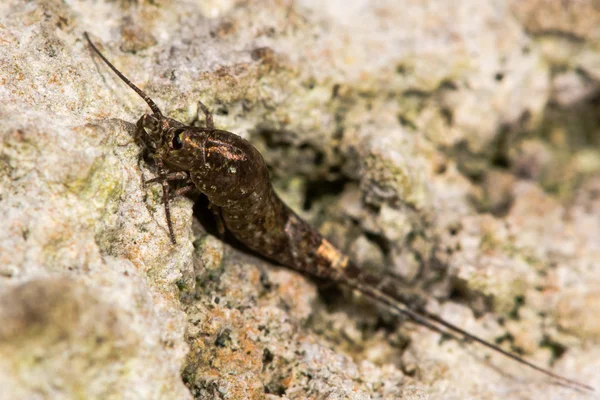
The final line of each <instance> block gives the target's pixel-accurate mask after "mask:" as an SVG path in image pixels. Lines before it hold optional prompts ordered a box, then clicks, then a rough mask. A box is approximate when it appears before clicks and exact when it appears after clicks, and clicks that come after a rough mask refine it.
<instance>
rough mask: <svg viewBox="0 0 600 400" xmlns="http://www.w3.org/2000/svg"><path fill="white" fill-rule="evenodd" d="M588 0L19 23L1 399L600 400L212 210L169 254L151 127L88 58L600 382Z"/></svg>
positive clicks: (7, 192)
mask: <svg viewBox="0 0 600 400" xmlns="http://www.w3.org/2000/svg"><path fill="white" fill-rule="evenodd" d="M323 3H324V4H323ZM573 3H577V5H576V6H575V5H573V4H571V2H562V1H559V0H526V1H523V0H514V1H512V0H511V1H508V2H504V1H499V0H498V1H494V0H487V1H474V0H460V1H457V2H448V1H444V0H428V1H420V0H419V1H417V0H409V1H403V2H397V1H392V0H389V1H388V0H384V1H380V2H369V1H367V0H362V1H361V0H353V1H347V0H346V1H338V0H335V1H328V2H320V1H315V0H300V1H295V2H292V1H289V2H288V1H258V0H255V1H235V2H234V1H210V0H204V1H182V2H168V1H162V0H157V1H144V0H139V1H136V2H131V1H98V2H73V1H65V2H63V1H56V0H55V1H52V0H48V1H42V0H39V1H34V2H26V1H23V0H6V1H3V2H2V4H0V387H2V388H3V389H2V391H1V393H0V399H45V398H61V399H62V398H64V399H71V398H86V399H94V398H98V399H119V398H126V399H192V398H196V399H213V398H214V399H259V398H269V399H276V398H285V399H306V398H310V399H342V398H344V399H345V398H350V399H397V398H403V399H425V398H428V399H454V398H456V399H459V398H460V399H469V398H473V399H482V398H485V399H506V398H510V399H521V398H522V399H531V398H548V399H566V398H572V399H578V398H581V399H584V398H588V397H587V396H586V395H585V394H582V393H578V392H576V391H573V390H570V389H567V388H563V387H559V386H557V385H551V384H548V381H547V380H545V379H544V377H543V376H541V375H540V374H538V373H536V372H534V371H531V370H529V369H527V368H525V367H522V366H519V365H517V364H515V363H514V362H512V361H510V360H507V359H505V358H503V357H501V356H498V355H496V354H493V353H490V352H488V351H486V350H484V349H482V348H481V347H477V346H469V345H464V344H461V343H458V342H455V341H452V340H442V338H441V337H440V335H439V334H437V333H435V332H431V331H428V330H427V329H425V328H422V327H415V326H413V325H412V324H410V323H408V322H405V321H397V320H395V319H394V318H392V317H391V315H390V313H389V312H388V311H386V310H385V309H384V308H381V307H376V306H374V305H372V304H370V303H369V302H368V301H367V300H365V299H363V298H361V297H360V296H358V295H356V294H353V293H348V292H345V291H343V290H339V289H336V288H330V287H321V286H320V284H319V283H318V282H313V281H311V280H309V279H307V278H305V277H303V276H301V275H299V274H297V273H295V272H292V271H289V270H286V269H282V268H279V267H276V266H273V265H271V264H269V263H267V262H265V261H262V260H260V259H257V258H255V257H253V256H251V255H248V254H245V253H244V252H241V251H239V250H236V249H235V248H233V247H231V246H230V245H229V244H227V243H223V242H222V241H221V240H219V239H218V238H216V237H214V236H212V235H210V234H208V233H207V231H206V229H205V227H204V226H203V225H202V224H200V223H198V222H197V219H196V218H195V217H193V215H192V214H193V210H192V207H193V201H192V198H185V197H181V198H177V199H175V200H174V201H173V204H172V213H173V220H174V224H175V231H176V234H177V238H178V245H177V246H173V245H172V244H171V243H170V241H169V237H168V233H167V230H166V223H165V217H164V211H163V208H162V204H161V191H160V188H158V187H155V186H149V187H144V185H143V182H144V180H148V179H150V178H151V177H153V176H154V172H155V170H154V167H153V166H152V165H151V164H149V163H147V162H146V161H144V160H143V157H142V154H141V149H140V148H139V146H138V145H137V144H136V143H135V141H134V137H133V132H134V123H135V122H136V121H137V119H138V118H139V117H140V116H141V115H142V114H143V113H144V112H147V111H148V110H147V107H146V105H145V104H144V102H143V101H142V100H141V99H140V98H139V97H138V96H137V95H136V94H135V93H133V92H132V91H131V90H130V89H128V88H127V87H126V86H125V85H124V84H123V83H122V82H121V81H120V80H119V79H118V78H117V77H116V76H115V75H114V74H113V73H112V72H111V71H110V70H109V69H108V68H107V67H106V65H104V64H103V63H102V62H101V60H99V59H98V57H95V56H94V55H93V54H92V53H91V52H90V50H89V48H88V46H87V44H86V43H85V41H84V40H83V32H84V31H88V32H89V33H90V35H91V37H92V39H93V40H94V41H95V42H96V43H97V45H98V46H99V47H100V48H101V50H102V51H103V52H104V53H105V55H106V56H107V57H108V58H109V59H110V60H111V61H113V62H114V64H115V65H116V66H117V67H118V68H120V69H121V71H122V72H123V73H125V75H127V76H128V77H129V78H130V79H131V80H132V81H133V82H135V83H136V84H138V85H139V86H140V87H141V88H142V89H143V90H145V91H146V92H147V93H148V94H149V95H150V96H151V97H152V98H153V99H154V101H155V102H156V103H157V104H158V105H159V107H161V109H162V110H163V112H164V113H165V114H166V115H169V116H171V117H173V118H176V119H179V120H181V121H185V122H187V123H191V122H192V121H193V120H194V119H195V117H196V111H197V104H196V102H197V100H202V101H203V102H204V103H205V104H206V105H207V106H208V107H209V108H210V109H211V110H213V111H214V113H215V122H216V125H217V126H218V127H219V128H221V129H226V130H230V131H233V132H235V133H238V134H239V135H241V136H242V137H244V138H246V139H249V140H251V141H252V143H253V144H255V146H256V147H257V148H258V149H259V150H260V151H261V153H262V154H263V155H264V157H265V160H266V161H267V163H268V164H269V166H270V168H271V171H272V177H273V182H274V185H275V186H276V188H277V190H278V191H279V193H281V197H282V198H283V199H285V201H286V202H287V203H288V204H290V206H292V207H293V208H294V209H296V210H298V212H299V213H300V214H301V215H302V216H303V217H305V218H306V219H308V220H309V221H311V222H312V223H313V224H314V225H315V226H317V227H319V229H320V230H321V231H322V232H323V233H324V234H326V235H327V236H328V237H329V238H331V240H332V241H334V242H335V243H336V244H338V245H339V246H340V247H341V248H342V249H344V250H345V251H347V252H348V253H349V254H350V255H351V256H352V257H353V258H355V259H356V260H358V261H360V263H361V264H362V265H364V266H365V267H366V268H372V269H375V270H378V271H379V272H386V273H391V274H394V275H396V276H397V277H398V279H399V282H400V281H402V282H405V283H404V284H406V282H409V283H410V284H412V285H416V286H418V287H420V288H421V289H424V290H426V291H427V293H428V294H429V296H428V298H427V299H426V301H427V302H428V303H427V304H428V307H429V309H431V310H432V311H436V312H438V313H439V314H440V315H441V316H442V317H444V318H446V319H448V320H450V321H452V322H454V323H455V324H457V325H459V326H461V327H463V328H465V329H467V330H468V331H470V332H473V333H475V334H477V335H479V336H481V337H483V338H485V339H487V340H490V341H492V342H497V343H500V344H501V345H502V346H503V347H505V348H506V349H510V350H514V351H519V352H521V353H522V354H524V356H525V357H526V358H528V359H529V360H532V361H534V362H536V363H538V364H540V365H543V366H545V367H548V368H552V370H553V371H555V372H557V373H560V374H564V375H567V376H569V377H573V378H576V379H577V380H579V381H581V382H584V383H586V384H589V385H592V386H595V387H597V388H600V374H599V373H598V370H599V369H600V346H598V342H599V341H600V309H599V307H600V306H599V304H600V241H599V240H598V238H599V237H600V119H599V117H598V115H600V112H599V111H600V110H599V109H598V108H599V104H600V102H599V101H598V99H599V98H600V97H599V96H600V89H599V85H598V82H599V80H600V51H598V49H599V48H600V46H599V44H600V29H598V26H599V24H598V23H597V22H598V20H600V11H599V10H598V8H597V6H596V5H595V2H594V1H593V0H589V1H586V0H581V1H576V2H573ZM193 198H195V197H193ZM196 208H197V210H196V215H197V216H200V217H202V216H203V215H206V210H203V209H202V207H196Z"/></svg>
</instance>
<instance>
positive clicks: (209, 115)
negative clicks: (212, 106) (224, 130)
mask: <svg viewBox="0 0 600 400" xmlns="http://www.w3.org/2000/svg"><path fill="white" fill-rule="evenodd" d="M200 110H202V112H203V113H204V118H205V121H206V127H207V128H208V129H215V123H214V122H213V116H212V113H211V112H210V111H209V110H208V107H206V106H205V105H204V103H202V102H201V101H198V113H200Z"/></svg>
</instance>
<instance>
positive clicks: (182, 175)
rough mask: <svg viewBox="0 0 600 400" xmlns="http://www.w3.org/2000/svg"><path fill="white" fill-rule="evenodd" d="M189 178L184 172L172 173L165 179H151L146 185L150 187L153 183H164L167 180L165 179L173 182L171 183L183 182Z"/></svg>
mask: <svg viewBox="0 0 600 400" xmlns="http://www.w3.org/2000/svg"><path fill="white" fill-rule="evenodd" d="M188 178H189V176H188V174H187V172H184V171H180V172H172V173H170V174H167V175H166V176H165V177H164V178H163V177H160V176H159V177H158V178H152V179H149V180H147V181H145V182H144V185H149V184H151V183H162V182H163V180H165V179H166V180H167V181H168V182H171V181H182V180H185V179H188Z"/></svg>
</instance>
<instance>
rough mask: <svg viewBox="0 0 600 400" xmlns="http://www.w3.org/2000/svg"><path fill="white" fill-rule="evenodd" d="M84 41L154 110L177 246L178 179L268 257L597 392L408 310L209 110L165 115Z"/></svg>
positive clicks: (156, 146)
mask: <svg viewBox="0 0 600 400" xmlns="http://www.w3.org/2000/svg"><path fill="white" fill-rule="evenodd" d="M85 37H86V39H87V40H88V42H89V44H90V46H91V47H92V49H94V51H95V52H96V53H97V54H98V55H99V56H100V57H101V58H102V59H103V60H104V61H105V62H106V63H107V64H108V66H109V67H110V68H111V69H112V70H113V71H114V72H115V73H116V74H117V75H118V76H119V77H120V78H121V79H122V80H123V81H124V82H125V83H127V85H129V86H130V87H131V88H132V89H133V90H135V91H136V92H137V93H138V94H139V95H140V96H141V97H142V98H143V99H144V100H145V101H146V103H147V104H148V105H149V106H150V108H151V109H152V111H153V114H145V115H143V116H142V117H141V118H140V120H139V121H138V123H137V131H136V135H137V137H138V139H139V140H140V141H141V143H142V144H143V145H144V146H145V147H146V148H147V150H148V152H149V153H150V155H151V156H152V157H153V159H154V161H155V163H156V166H157V170H158V177H157V178H155V179H153V180H151V181H149V182H148V183H152V182H154V183H160V184H161V185H162V187H163V200H164V202H165V213H166V216H167V224H168V227H169V234H170V236H171V240H172V241H173V243H174V244H175V243H176V242H175V235H174V233H173V226H172V223H171V216H170V211H169V181H172V180H178V181H184V182H185V183H187V185H186V186H184V187H183V188H181V189H179V190H178V191H177V192H176V193H175V194H176V195H178V194H182V193H185V192H186V191H188V190H191V189H197V190H199V191H200V192H202V193H204V194H205V195H206V196H207V197H208V200H209V202H210V204H211V208H212V209H213V211H214V212H215V214H216V215H217V217H218V220H219V223H220V226H221V228H222V229H226V230H228V231H229V232H230V233H231V234H232V235H233V236H234V237H235V238H236V239H237V240H238V241H239V242H241V243H242V244H244V245H245V246H247V247H248V248H249V249H251V250H253V251H255V252H257V253H259V254H261V255H263V256H264V257H266V258H268V259H271V260H273V261H275V262H277V263H279V264H281V265H283V266H286V267H289V268H292V269H295V270H297V271H301V272H303V273H307V274H310V275H312V276H314V277H317V278H321V279H324V280H329V281H333V282H336V283H340V284H343V285H345V286H347V287H350V288H352V289H356V290H359V291H360V292H361V293H363V294H364V295H366V296H368V297H370V298H372V299H374V300H376V301H378V302H380V303H383V304H386V305H388V306H390V307H391V308H392V309H393V310H395V311H396V312H398V313H402V314H404V315H406V316H408V317H410V318H411V319H413V320H414V321H415V322H417V323H419V324H422V325H425V326H427V327H429V328H431V329H434V330H436V331H441V332H444V333H447V332H446V331H445V330H444V329H442V328H441V327H444V328H446V329H448V330H449V331H451V332H454V333H457V334H460V335H462V336H463V337H466V338H469V339H471V340H474V341H477V342H479V343H481V344H483V345H484V346H486V347H488V348H491V349H493V350H495V351H497V352H499V353H501V354H503V355H505V356H507V357H510V358H512V359H513V360H515V361H517V362H519V363H521V364H524V365H527V366H529V367H531V368H533V369H536V370H538V371H540V372H542V373H544V374H546V375H547V376H550V377H552V378H554V379H556V380H557V381H558V382H559V383H561V384H566V385H569V386H572V387H574V388H577V389H584V390H590V391H592V390H593V388H591V387H590V386H587V385H584V384H581V383H579V382H576V381H573V380H570V379H567V378H564V377H561V376H559V375H556V374H554V373H552V372H550V371H548V370H546V369H543V368H541V367H538V366H536V365H534V364H531V363H529V362H528V361H526V360H524V359H522V358H520V357H519V356H517V355H514V354H512V353H508V352H506V351H504V350H502V349H501V348H499V347H497V346H496V345H494V344H491V343H489V342H487V341H485V340H483V339H480V338H478V337H476V336H474V335H471V334H470V333H468V332H465V331H463V330H462V329H460V328H458V327H457V326H454V325H452V324H450V323H448V322H446V321H444V320H442V319H441V318H439V317H438V316H436V315H434V314H431V313H429V312H427V311H426V310H424V309H422V308H418V309H411V308H409V307H408V306H407V305H406V304H404V303H403V301H402V296H401V293H399V292H398V289H397V286H396V285H395V283H394V282H393V281H392V280H389V279H387V278H385V277H380V276H376V275H373V274H370V273H368V272H366V271H363V270H361V269H360V268H359V267H358V266H357V265H355V264H354V263H352V262H351V261H350V260H349V259H348V257H346V256H345V255H344V254H342V253H341V252H340V251H339V250H338V249H336V248H335V247H334V246H333V245H332V244H331V243H330V242H329V241H327V240H326V239H325V238H323V237H322V236H321V235H320V234H319V232H318V231H317V230H316V229H314V228H313V227H312V226H310V225H309V224H308V223H306V222H305V221H303V220H302V219H301V218H300V217H298V216H297V215H296V213H294V212H293V211H292V210H291V209H290V208H289V207H288V206H287V205H285V204H284V203H283V202H282V201H281V200H280V199H279V197H278V196H277V194H276V193H275V191H274V190H273V187H272V186H271V182H270V179H269V171H268V169H267V166H266V164H265V162H264V160H263V158H262V156H261V155H260V153H259V152H258V150H257V149H256V148H255V147H254V146H252V144H251V143H249V142H248V141H246V140H244V139H243V138H241V137H240V136H238V135H235V134H233V133H231V132H227V131H222V130H217V129H215V127H214V124H213V120H212V115H211V114H210V112H209V111H208V109H207V108H206V107H205V106H204V105H203V104H202V103H199V104H198V106H199V108H200V109H201V110H202V111H203V112H204V114H205V116H206V127H205V128H198V127H192V126H186V125H184V124H182V123H181V122H179V121H176V120H174V119H171V118H168V117H165V116H163V115H162V113H161V112H160V110H159V109H158V107H157V106H156V104H154V102H153V101H152V100H151V99H150V98H149V97H148V96H147V95H146V94H145V93H144V92H142V91H141V90H140V89H139V88H137V87H136V86H135V85H134V84H133V83H131V82H130V81H129V80H128V79H127V78H126V77H125V76H123V74H121V73H120V72H119V71H118V70H117V69H116V68H115V67H114V66H113V65H112V64H111V63H110V62H109V61H108V60H107V59H106V58H105V57H104V56H103V55H102V54H101V53H100V52H99V51H98V49H97V48H96V47H95V46H94V44H93V43H92V42H91V41H90V39H89V37H88V36H87V34H86V35H85ZM450 335H451V334H450ZM451 336H452V335H451Z"/></svg>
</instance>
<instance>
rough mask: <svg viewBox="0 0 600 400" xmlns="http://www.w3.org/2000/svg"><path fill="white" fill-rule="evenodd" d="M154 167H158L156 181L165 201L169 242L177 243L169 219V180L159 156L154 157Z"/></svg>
mask: <svg viewBox="0 0 600 400" xmlns="http://www.w3.org/2000/svg"><path fill="white" fill-rule="evenodd" d="M155 161H156V167H157V169H158V181H159V182H160V183H161V184H162V189H163V202H164V203H165V216H166V217H167V226H168V227H169V236H170V237H171V242H172V243H173V244H177V241H176V240H175V233H173V222H172V221H171V208H170V206H169V181H168V180H167V173H166V172H165V166H164V164H163V162H162V160H161V159H160V158H156V159H155Z"/></svg>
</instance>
